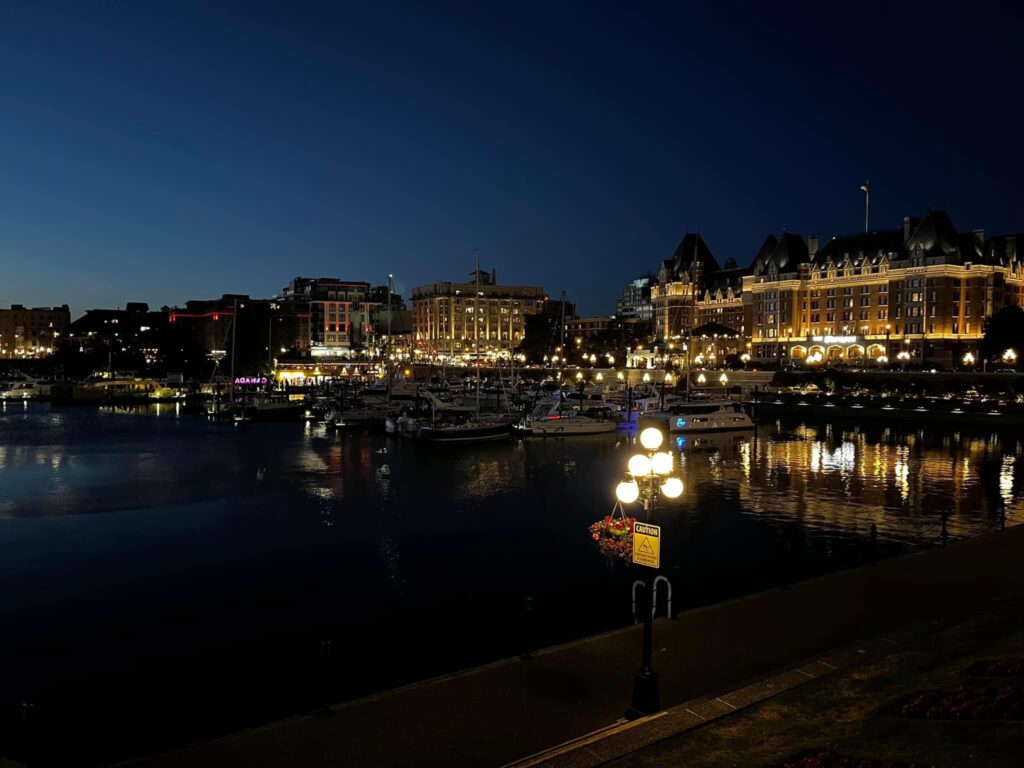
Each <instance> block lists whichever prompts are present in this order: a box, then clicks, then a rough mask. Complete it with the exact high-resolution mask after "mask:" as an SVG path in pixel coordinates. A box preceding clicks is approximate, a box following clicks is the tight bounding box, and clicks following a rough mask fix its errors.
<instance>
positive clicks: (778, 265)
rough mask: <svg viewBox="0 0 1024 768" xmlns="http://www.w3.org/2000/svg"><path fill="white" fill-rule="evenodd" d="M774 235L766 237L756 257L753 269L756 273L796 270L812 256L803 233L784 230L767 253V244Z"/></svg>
mask: <svg viewBox="0 0 1024 768" xmlns="http://www.w3.org/2000/svg"><path fill="white" fill-rule="evenodd" d="M769 238H770V239H771V240H774V239H775V238H774V237H773V236H769V237H768V238H765V241H764V244H763V245H762V246H761V250H760V251H759V252H758V255H757V257H756V258H755V259H754V264H753V271H754V274H755V275H764V274H767V273H768V272H770V271H771V270H772V269H774V270H775V271H776V272H777V273H779V274H781V273H785V272H795V271H796V270H797V269H799V267H800V265H801V264H805V263H806V262H807V261H808V260H809V259H810V256H809V255H808V250H807V241H806V240H804V239H803V237H802V236H801V235H798V234H795V233H793V232H783V233H782V237H780V238H779V239H778V240H777V241H776V243H775V247H774V248H772V250H771V252H770V253H766V251H767V246H768V245H769V244H770V239H769Z"/></svg>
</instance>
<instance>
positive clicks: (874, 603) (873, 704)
mask: <svg viewBox="0 0 1024 768" xmlns="http://www.w3.org/2000/svg"><path fill="white" fill-rule="evenodd" d="M1022 592H1024V527H1017V528H1012V529H1009V530H1007V531H1005V532H1001V533H995V534H992V535H988V536H984V537H981V538H978V539H974V540H971V541H965V542H961V543H958V544H956V545H953V546H950V547H948V548H943V549H934V550H930V551H928V552H924V553H921V554H918V555H914V556H909V557H904V558H898V559H895V560H890V561H886V562H882V563H880V564H879V565H878V566H877V567H876V568H871V567H867V568H860V569H856V570H851V571H846V572H843V573H838V574H835V575H832V576H828V577H825V578H821V579H816V580H813V581H808V582H804V583H801V584H798V585H795V586H793V587H792V588H790V589H779V590H772V591H769V592H765V593H762V594H759V595H753V596H751V597H747V598H743V599H741V600H735V601H732V602H728V603H723V604H720V605H716V606H712V607H710V608H706V609H700V610H696V611H692V612H688V613H685V614H683V615H681V616H680V617H679V619H678V620H677V621H671V622H670V621H661V622H659V623H658V626H657V628H656V639H655V640H656V653H655V659H654V664H655V667H656V668H657V669H658V670H659V672H660V673H661V675H662V703H663V705H664V706H666V707H674V706H677V705H680V704H683V703H685V702H688V701H690V700H692V699H694V698H695V697H700V696H704V695H707V694H710V693H712V692H716V691H726V690H732V689H734V688H735V687H737V686H742V685H747V684H748V683H750V681H753V680H757V679H758V678H761V677H764V676H766V675H770V674H771V673H773V672H776V671H778V670H780V669H783V668H786V667H790V666H793V665H798V664H801V663H803V662H804V661H805V660H807V659H809V658H813V657H815V656H816V655H818V654H823V653H826V652H828V651H830V650H832V649H837V648H847V647H849V646H850V644H851V643H856V642H858V641H861V640H865V641H867V640H871V639H874V638H878V637H879V636H880V635H883V634H884V633H886V632H889V633H896V632H899V631H901V630H902V629H903V628H905V627H907V626H908V625H914V626H916V627H924V628H926V629H927V630H928V631H927V632H925V633H924V634H919V635H918V636H917V637H916V639H914V640H913V642H911V643H908V644H907V645H906V648H907V650H906V654H908V655H907V656H906V657H905V660H904V661H900V660H899V659H895V660H894V659H890V658H888V657H887V656H884V655H880V656H878V657H877V659H878V661H877V662H872V663H873V664H877V666H863V667H860V666H857V665H854V666H852V667H850V669H849V670H847V671H846V672H844V673H843V674H844V675H847V677H843V678H842V680H841V682H840V683H836V682H835V681H837V680H840V678H839V677H832V676H828V677H823V678H822V679H821V680H820V681H815V685H819V686H820V688H817V689H814V690H812V689H804V687H803V686H800V687H799V688H798V689H797V688H795V689H793V691H792V692H791V693H788V694H786V696H787V697H788V696H791V695H792V696H799V697H807V698H805V699H803V700H802V703H801V702H800V701H797V700H796V699H794V700H792V702H790V701H789V700H788V699H787V698H778V699H772V700H770V701H768V702H762V704H759V705H757V708H756V709H749V710H748V709H743V710H742V711H737V712H736V713H734V714H731V715H730V717H728V718H726V719H725V720H721V721H718V720H716V721H715V722H714V723H713V724H711V725H704V726H702V727H700V728H698V729H697V730H696V731H693V730H692V729H691V731H689V732H688V734H689V735H683V736H680V737H679V739H680V740H679V743H678V744H674V743H673V742H671V741H664V738H671V737H672V734H671V733H668V732H665V733H663V734H661V736H659V738H662V737H664V738H662V740H661V741H658V742H656V743H655V744H653V745H651V744H648V745H647V746H646V747H644V748H643V749H641V750H640V751H634V752H633V753H632V754H630V755H629V756H627V757H622V758H621V759H622V760H625V761H626V763H628V762H629V761H630V760H632V761H639V762H637V764H638V765H691V764H692V765H753V766H757V765H771V764H772V761H773V760H776V758H779V757H784V756H785V755H787V754H793V753H797V752H799V751H800V750H801V749H803V748H805V747H806V748H811V747H816V746H818V745H819V744H821V742H822V740H823V739H826V740H830V742H834V743H835V744H838V745H840V746H848V747H849V748H850V749H852V750H854V751H856V750H858V749H861V750H867V749H869V748H870V747H871V746H872V744H874V743H875V742H876V741H878V740H879V739H881V738H883V737H884V738H888V739H890V740H891V741H892V743H893V745H894V746H893V748H894V749H898V748H902V747H901V744H903V743H905V746H906V750H907V752H906V754H909V752H910V751H913V749H916V745H918V744H921V743H924V742H927V741H928V737H927V732H926V735H925V736H924V737H921V738H917V739H914V738H911V737H910V736H905V735H904V734H912V733H913V729H914V728H915V727H918V725H920V726H922V728H925V729H926V728H930V727H932V726H933V725H934V724H932V723H921V724H919V723H908V722H906V721H900V722H898V723H894V722H893V721H892V720H891V719H890V720H886V719H885V718H879V717H877V716H876V715H877V713H878V711H879V708H883V709H884V707H885V706H887V702H889V701H890V700H892V699H893V698H894V697H898V696H899V694H900V692H901V691H902V690H904V689H905V690H908V691H909V690H911V689H916V688H919V687H921V686H922V685H926V684H927V682H928V677H927V676H928V675H930V674H935V675H940V676H941V675H947V676H948V675H953V674H955V673H956V671H957V670H958V669H959V668H960V667H961V666H962V664H963V662H964V660H965V659H967V658H969V657H970V656H971V654H981V653H985V652H988V651H989V650H993V651H994V650H996V649H997V646H998V645H999V643H1000V642H1002V640H1003V639H1004V638H1005V641H1006V642H1007V643H1009V644H1011V645H1012V643H1014V642H1017V641H1018V640H1019V632H1020V626H1019V625H1017V624H1015V623H1014V622H1015V621H1016V618H1015V617H1016V616H1017V615H1019V611H1012V610H1011V611H1010V612H1009V614H1008V615H1009V617H1010V618H1006V614H1005V613H1004V612H1002V611H1001V610H1000V605H1007V606H1009V605H1015V601H1016V600H1017V599H1018V598H1019V596H1020V595H1021V593H1022ZM994 610H995V611H996V613H995V614H993V611H994ZM998 617H1002V618H998ZM1000 621H1003V622H1007V623H1005V624H1000V623H999V622H1000ZM964 622H968V623H967V624H965V625H964V627H966V628H965V629H949V630H948V631H949V634H948V635H941V637H942V638H944V639H942V641H941V642H939V641H938V640H935V641H934V642H931V643H930V642H929V640H928V639H927V638H928V637H929V636H934V637H936V638H938V637H940V634H936V633H941V632H942V631H943V630H946V629H947V628H953V627H957V626H958V625H961V624H964ZM970 622H977V623H975V624H972V623H970ZM986 622H995V623H991V624H990V623H986ZM972 626H975V627H978V628H980V627H983V626H984V627H988V629H986V630H985V631H984V632H982V631H981V630H980V629H978V630H977V631H976V632H974V634H973V635H972V630H971V629H970V627H972ZM958 633H959V634H958ZM972 637H974V638H975V639H972ZM958 638H959V639H958ZM415 640H416V630H415V629H410V636H409V642H410V643H412V642H415ZM972 643H973V644H972ZM986 644H987V645H986ZM911 646H920V647H924V648H925V649H926V650H928V653H926V654H925V655H924V656H917V657H912V656H911V654H913V653H914V651H913V650H912V649H911ZM894 647H895V646H894ZM1008 647H1009V646H1008ZM899 648H900V651H901V653H902V652H903V651H902V649H903V646H899ZM943 648H945V649H946V650H942V649H943ZM638 651H639V631H638V630H637V629H636V628H631V629H628V630H624V631H621V632H615V633H611V634H608V635H603V636H600V637H596V638H591V639H589V640H585V641H581V642H577V643H572V644H569V645H566V646H562V647H559V648H555V649H551V650H549V651H548V652H546V653H543V654H541V655H539V656H538V657H537V658H535V659H533V660H532V661H520V660H518V659H515V660H507V661H504V662H499V663H497V664H493V665H489V666H487V667H483V668H479V669H476V670H470V671H468V672H465V673H462V674H459V675H455V676H451V677H447V678H443V679H439V680H435V681H430V682H426V683H423V684H419V685H415V686H410V687H407V688H403V689H399V690H396V691H391V692H388V693H384V694H380V695H377V696H373V697H370V698H367V699H363V700H360V701H356V702H351V703H347V704H343V705H339V706H338V707H335V708H333V709H331V710H330V711H329V712H327V713H321V714H317V715H309V716H303V717H296V718H291V719H288V720H285V721H281V722H278V723H273V724H270V725H268V726H265V727H262V728H258V729H254V730H251V731H246V732H243V733H239V734H236V735H234V736H230V737H227V738H224V739H219V740H216V741H211V742H206V743H202V744H198V745H194V746H192V747H188V748H185V749H182V750H178V751H175V752H172V753H168V754H166V755H161V756H156V757H152V758H147V759H143V760H138V761H135V762H133V763H132V764H133V765H140V766H141V765H144V766H179V765H180V766H186V765H187V766H271V765H303V766H328V765H332V766H337V765H362V766H407V765H416V766H450V765H459V766H500V765H503V764H505V763H509V762H512V761H516V760H522V759H524V758H527V757H528V756H529V755H532V754H534V753H537V752H541V751H543V750H547V749H550V748H551V747H553V746H554V745H557V744H560V743H563V742H566V741H569V740H572V739H575V738H577V737H580V736H581V735H583V734H586V733H589V732H592V731H595V730H597V729H600V728H604V727H608V726H610V725H613V724H614V723H615V722H616V721H617V720H618V719H619V718H620V717H621V715H622V712H623V710H624V709H625V707H626V705H627V703H628V700H629V693H630V686H631V673H632V671H633V669H634V667H635V666H636V662H637V656H638ZM929 654H931V655H929ZM915 658H916V659H917V660H914V659H915ZM353 663H358V662H357V660H353ZM886 664H896V665H897V667H886V666H885V665H886ZM899 665H902V666H899ZM899 686H902V688H900V687H899ZM814 697H818V698H814ZM787 707H792V708H793V709H786V708H787ZM731 718H736V720H735V723H734V722H733V721H732V720H731ZM741 720H742V723H741ZM665 722H666V723H667V722H668V721H667V720H666V721H665ZM743 723H745V724H746V725H743ZM641 725H642V724H641ZM958 725H960V724H958ZM732 727H735V728H741V727H746V728H749V729H750V730H749V731H748V732H745V735H739V736H734V737H730V736H729V735H728V732H727V731H724V730H723V731H719V729H727V728H732ZM986 727H989V726H984V725H978V724H969V725H968V728H966V729H961V730H962V731H964V735H963V736H962V737H961V736H958V735H957V732H956V731H954V730H950V731H949V734H948V738H950V739H952V740H953V742H954V743H957V744H962V745H964V749H966V750H968V752H969V751H970V750H971V749H975V748H974V747H973V745H974V744H976V743H978V740H983V741H985V742H986V744H987V745H988V746H987V747H986V750H987V751H986V752H985V754H987V755H988V758H986V759H990V760H991V761H995V762H990V763H978V762H973V760H974V758H972V762H969V763H967V764H979V765H980V764H991V765H1011V764H1013V765H1019V764H1021V763H1020V762H1012V761H1011V762H998V761H999V760H1006V759H1008V755H1014V756H1015V755H1016V754H1017V753H1015V752H1010V753H1006V752H1005V750H1007V749H1010V748H1011V747H1013V746H1014V745H1015V744H1016V743H1017V742H1015V741H1014V739H1016V738H1018V737H1019V731H1018V730H1017V728H1018V727H1017V726H1014V725H1011V726H1003V725H995V726H991V727H990V730H991V731H992V734H994V735H993V736H992V737H991V738H989V737H988V736H987V735H986V734H985V733H982V732H981V731H982V730H984V729H985V728H986ZM971 728H975V729H977V730H975V731H971ZM934 730H941V727H938V728H935V729H934ZM694 734H696V735H694ZM716 734H717V735H716ZM887 734H889V735H887ZM693 739H697V740H698V741H693ZM700 739H706V740H707V741H705V742H701V741H699V740H700ZM901 739H902V740H903V741H902V742H901ZM648 741H649V740H648ZM737 741H738V742H741V743H739V744H738V743H737ZM738 746H742V747H743V748H744V749H747V750H749V754H747V756H745V757H742V758H740V757H738V756H737V754H735V753H734V750H735V749H736V748H737V747H738ZM825 746H827V744H826V745H825ZM936 748H937V749H938V747H936ZM672 749H675V750H677V752H672V751H668V752H659V751H658V750H672ZM690 750H692V751H690ZM716 750H717V751H716ZM940 751H941V750H940ZM976 753H978V754H981V752H980V747H979V748H977V749H976ZM899 754H904V753H903V752H901V753H899ZM965 754H966V753H965ZM971 754H975V752H971ZM697 755H699V756H700V757H699V758H698V757H697ZM716 755H717V756H716ZM712 758H713V759H714V760H717V761H718V762H710V760H712ZM958 759H959V758H958ZM694 760H696V762H692V761H694ZM644 761H646V762H644ZM766 761H767V762H766ZM536 762H537V764H541V763H543V762H545V761H544V759H543V758H541V759H539V760H538V761H536ZM591 764H594V763H593V762H592V761H591ZM937 764H939V765H957V764H964V763H957V762H955V761H954V762H948V761H943V762H939V763H937Z"/></svg>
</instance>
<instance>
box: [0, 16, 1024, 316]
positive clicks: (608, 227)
mask: <svg viewBox="0 0 1024 768" xmlns="http://www.w3.org/2000/svg"><path fill="white" fill-rule="evenodd" d="M924 8H927V9H928V10H927V12H923V10H922V9H924ZM450 10H451V11H456V12H449V13H435V12H434V9H427V8H423V7H420V6H417V5H415V4H398V5H393V6H387V7H374V8H372V9H365V8H364V9H359V10H347V9H344V8H338V7H332V8H317V9H312V8H311V9H303V10H295V9H291V8H288V9H285V8H283V7H281V6H278V5H270V4H268V5H265V6H261V5H259V4H252V5H249V6H246V7H245V9H244V11H233V10H228V9H218V8H213V7H209V6H205V7H204V6H199V5H197V6H194V7H192V8H191V9H188V10H181V9H178V8H175V9H171V8H165V9H161V8H152V7H116V8H115V7H108V8H103V9H99V10H96V9H87V8H85V7H83V6H80V5H77V4H70V3H69V4H67V5H65V6H64V7H59V6H51V7H47V8H43V7H34V6H16V7H13V8H11V9H8V13H7V14H6V18H5V24H4V27H3V29H2V30H0V88H2V92H3V94H4V100H5V110H4V114H2V115H0V137H2V140H0V163H2V166H3V168H4V175H3V181H2V183H0V259H2V263H3V264H4V267H5V270H4V280H3V283H2V284H0V305H2V306H9V305H10V304H12V303H20V304H25V305H54V304H63V303H68V304H69V305H70V306H71V309H72V315H73V316H76V317H77V316H80V315H81V314H82V313H83V312H84V310H85V309H87V308H93V307H116V306H124V304H125V303H126V302H129V301H144V302H148V303H149V304H150V305H151V306H154V307H159V306H161V305H164V304H168V305H174V304H180V303H183V302H184V301H186V300H187V299H195V298H213V297H216V296H220V295H221V294H223V293H226V292H238V293H248V294H250V295H253V296H271V295H275V294H277V293H279V292H280V291H281V289H282V288H283V287H284V286H285V285H286V284H287V283H288V281H289V280H291V279H292V278H293V277H295V276H297V275H303V276H334V277H338V278H342V279H347V280H365V281H367V282H370V283H373V284H382V283H384V282H385V281H386V278H387V274H388V273H393V274H394V275H395V280H396V289H397V290H398V291H399V292H401V293H402V294H403V295H404V296H406V297H408V296H409V294H410V293H411V291H412V289H413V288H414V287H416V286H418V285H422V284H427V283H431V282H435V281H439V280H462V279H465V276H466V275H468V274H469V272H470V271H471V270H472V269H473V266H474V255H473V252H474V249H475V248H479V249H480V258H481V264H482V265H483V266H484V267H486V268H487V269H491V268H495V269H496V270H497V272H498V276H499V280H500V281H501V282H506V283H514V284H523V285H540V286H543V287H544V289H545V291H546V292H548V293H549V294H550V295H552V296H557V295H558V293H559V292H560V291H561V290H562V289H565V290H567V291H568V293H569V296H570V298H571V299H573V300H574V301H575V302H576V304H577V307H578V311H579V313H580V314H583V315H595V314H610V313H612V312H613V311H614V307H615V299H616V298H617V297H618V295H619V294H620V292H621V291H622V289H623V287H624V286H625V285H626V283H627V282H628V281H629V280H632V279H633V278H635V277H637V276H639V275H640V274H642V273H643V272H644V271H646V270H648V269H652V270H656V269H657V267H658V265H659V263H660V261H661V260H662V259H666V258H669V257H670V256H671V254H672V252H673V251H674V249H675V247H676V245H677V244H678V243H679V241H680V239H681V238H682V237H683V235H684V233H686V232H687V231H690V232H698V231H699V232H700V233H701V234H702V235H703V237H704V239H705V240H706V242H707V243H708V245H709V246H710V247H711V249H712V250H713V251H714V253H715V256H716V257H717V258H718V260H719V261H720V262H724V261H725V260H727V259H729V258H734V259H736V261H737V263H738V264H739V265H741V266H742V265H746V264H749V263H750V261H751V260H752V259H753V257H754V254H755V253H756V251H757V248H758V246H759V245H760V243H761V242H762V241H763V239H764V237H765V235H766V234H767V233H769V232H773V233H775V234H779V233H780V232H781V231H782V230H783V229H785V230H787V231H789V232H797V233H800V234H802V235H804V236H805V237H806V236H808V235H811V234H817V235H819V236H820V237H821V239H822V241H823V242H825V241H827V240H828V239H829V238H830V237H832V236H833V235H841V234H847V233H852V232H857V231H860V230H861V229H862V228H863V193H862V192H861V191H860V189H859V187H860V185H861V184H863V183H864V181H865V180H870V182H871V194H872V201H871V202H872V211H871V222H872V229H876V228H877V229H885V228H892V227H896V226H899V223H900V222H901V221H902V218H903V216H905V215H915V216H918V215H921V214H923V213H924V212H925V210H927V209H928V208H941V209H944V210H946V211H948V212H949V214H950V216H951V217H952V218H953V221H954V223H955V225H956V227H957V228H958V229H959V230H960V231H965V230H968V229H971V228H974V227H984V228H985V230H986V233H987V234H1002V233H1007V232H1012V231H1017V230H1019V229H1024V221H1022V220H1021V214H1020V212H1021V211H1022V210H1024V190H1022V189H1021V187H1020V185H1019V182H1018V180H1019V179H1020V178H1021V175H1022V171H1024V151H1022V150H1024V146H1022V139H1021V137H1020V134H1019V131H1018V128H1017V127H1018V126H1019V124H1020V122H1021V118H1022V114H1021V113H1022V111H1024V107H1022V106H1021V105H1020V104H1019V100H1018V99H1015V98H1013V94H1011V93H1010V92H1008V90H1007V88H1006V84H1007V83H1013V82H1016V81H1018V80H1019V79H1020V76H1021V74H1022V73H1021V65H1020V63H1019V62H1018V61H1017V60H1015V58H1014V51H1015V49H1016V48H1015V46H1016V40H1015V37H1016V35H1017V31H1018V30H1019V29H1020V21H1021V20H1022V14H1024V11H1022V9H1021V8H1020V7H1019V6H1013V5H1007V6H1005V7H1000V6H998V5H991V6H983V7H980V8H974V7H972V8H970V9H961V10H960V11H946V10H940V9H937V8H935V7H933V6H913V5H906V6H904V5H900V6H891V5H881V4H878V5H875V4H872V3H867V4H863V3H862V4H860V5H858V11H857V13H856V14H850V13H847V12H845V11H844V10H843V9H841V8H836V7H831V6H830V7H822V6H819V5H814V4H801V5H792V6H787V7H785V8H782V9H780V8H778V7H761V6H756V5H755V6H750V7H740V6H738V5H736V6H729V7H719V6H717V5H715V4H695V5H691V4H687V5H686V6H685V7H683V6H679V7H671V6H652V7H648V8H643V9H642V10H641V9H638V8H636V7H629V8H626V7H622V6H617V5H615V4H601V3H586V4H573V3H566V4H563V5H558V6H554V7H549V6H540V5H537V6H525V7H524V6H516V7H515V8H504V9H501V8H493V7H490V8H485V7H480V6H473V5H452V6H451V7H450ZM937 40H948V41H951V43H953V45H952V47H951V48H950V47H949V46H943V45H937V44H936V41H937Z"/></svg>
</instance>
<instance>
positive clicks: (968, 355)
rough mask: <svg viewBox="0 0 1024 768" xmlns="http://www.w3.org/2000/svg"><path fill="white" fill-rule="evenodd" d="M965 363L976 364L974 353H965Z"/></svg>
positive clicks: (968, 364)
mask: <svg viewBox="0 0 1024 768" xmlns="http://www.w3.org/2000/svg"><path fill="white" fill-rule="evenodd" d="M964 365H966V366H972V365H974V355H972V354H971V353H970V352H967V353H965V354H964Z"/></svg>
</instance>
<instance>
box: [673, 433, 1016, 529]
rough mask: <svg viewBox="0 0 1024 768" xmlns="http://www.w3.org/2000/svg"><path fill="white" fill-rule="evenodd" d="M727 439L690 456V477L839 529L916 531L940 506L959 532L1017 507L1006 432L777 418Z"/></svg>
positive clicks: (774, 514) (775, 513)
mask: <svg viewBox="0 0 1024 768" xmlns="http://www.w3.org/2000/svg"><path fill="white" fill-rule="evenodd" d="M720 443H721V445H722V446H723V447H722V448H721V449H720V450H718V451H717V453H716V458H714V459H708V460H707V461H705V462H703V463H698V462H690V463H689V467H688V477H687V478H686V481H687V487H688V488H689V489H695V488H699V487H700V485H701V483H708V482H712V483H721V484H725V485H726V486H730V487H733V488H735V490H736V492H737V494H738V497H739V499H740V502H741V505H742V507H743V508H744V510H745V511H746V512H748V513H750V514H755V515H762V516H766V517H769V518H775V519H780V520H796V521H799V522H800V523H801V524H802V525H805V526H812V527H818V528H825V529H834V530H840V531H842V530H845V531H859V530H864V529H866V528H867V527H868V526H869V525H870V524H871V523H875V524H876V525H877V526H878V528H879V531H880V533H883V535H885V536H888V537H890V538H896V539H900V540H907V541H913V540H914V538H915V536H916V535H917V534H919V533H924V534H930V527H931V526H933V525H934V523H935V521H936V519H937V518H938V517H939V516H940V515H941V513H942V511H943V510H947V511H949V513H950V514H951V515H952V518H951V524H950V531H951V533H953V534H954V535H971V534H974V533H977V532H980V531H981V530H983V529H984V528H986V527H987V526H989V525H990V524H991V519H992V517H993V516H994V513H995V510H996V509H997V508H998V506H999V505H1000V504H1005V505H1006V508H1007V517H1008V518H1013V517H1014V516H1016V515H1018V514H1019V512H1020V503H1021V502H1020V500H1019V498H1018V495H1019V494H1018V493H1017V489H1018V488H1019V482H1018V478H1017V476H1016V467H1017V457H1018V456H1019V455H1020V453H1021V444H1020V441H1011V442H1010V443H1008V444H1006V443H1004V441H1003V439H1002V438H1000V436H999V435H984V436H973V435H963V434H960V433H952V434H949V433H946V434H943V433H941V432H935V433H932V432H929V431H926V430H913V431H908V432H902V433H901V432H900V431H899V430H897V429H894V428H884V429H879V430H866V429H860V428H854V429H843V428H840V427H837V426H835V425H831V424H826V425H795V426H784V425H782V424H774V425H770V426H767V427H764V426H762V427H761V428H759V429H758V431H757V433H756V434H755V435H751V436H749V437H747V438H745V439H744V440H743V441H742V442H740V443H739V444H738V445H736V446H735V450H732V444H731V440H730V439H728V438H723V439H722V440H721V441H720ZM684 450H686V448H684Z"/></svg>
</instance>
